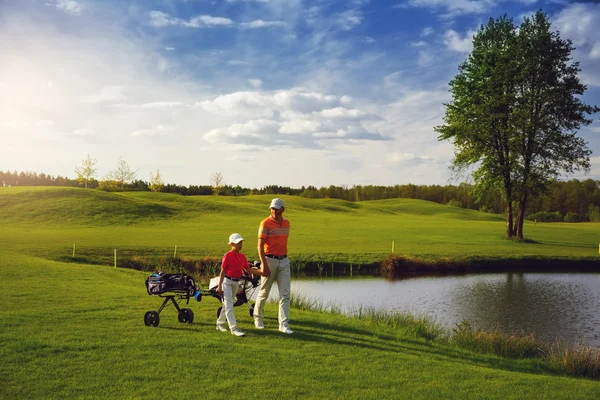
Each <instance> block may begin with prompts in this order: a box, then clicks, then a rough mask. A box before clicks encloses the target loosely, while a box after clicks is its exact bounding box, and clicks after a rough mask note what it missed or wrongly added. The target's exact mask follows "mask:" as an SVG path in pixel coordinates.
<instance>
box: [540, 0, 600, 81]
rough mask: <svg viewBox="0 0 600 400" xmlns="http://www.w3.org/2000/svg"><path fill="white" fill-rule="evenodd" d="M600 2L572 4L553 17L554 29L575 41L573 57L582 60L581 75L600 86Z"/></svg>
mask: <svg viewBox="0 0 600 400" xmlns="http://www.w3.org/2000/svg"><path fill="white" fill-rule="evenodd" d="M599 26H600V4H593V3H589V4H571V5H568V6H567V7H565V8H563V9H562V10H561V11H560V12H559V13H558V14H557V15H556V16H555V17H554V18H553V19H552V29H555V30H558V31H560V34H561V37H563V38H567V39H570V40H572V41H573V44H574V45H575V47H576V49H575V51H574V52H573V58H574V60H576V61H580V62H581V65H580V67H581V70H582V72H581V73H580V77H581V79H582V81H583V83H585V84H586V85H588V86H600V73H599V72H598V71H600V30H599V29H598V27H599Z"/></svg>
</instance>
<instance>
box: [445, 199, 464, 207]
mask: <svg viewBox="0 0 600 400" xmlns="http://www.w3.org/2000/svg"><path fill="white" fill-rule="evenodd" d="M446 205H448V206H450V207H458V208H463V204H462V203H461V202H460V201H459V200H456V199H452V200H450V201H449V202H447V203H446Z"/></svg>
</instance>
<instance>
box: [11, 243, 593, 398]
mask: <svg viewBox="0 0 600 400" xmlns="http://www.w3.org/2000/svg"><path fill="white" fill-rule="evenodd" d="M1 255H2V257H0V274H1V276H2V277H3V280H4V287H3V290H2V291H1V292H0V300H1V302H2V305H3V306H2V308H1V309H0V359H1V360H2V362H1V363H0V374H1V376H2V377H3V378H2V380H1V381H0V398H7V399H9V398H10V399H14V398H44V399H54V398H56V399H59V398H60V399H63V398H149V399H154V398H156V399H158V398H193V397H197V396H201V397H203V398H208V399H212V398H215V399H216V398H223V396H226V395H232V394H235V396H237V397H240V398H248V399H264V398H303V399H313V398H314V399H327V398H341V397H343V398H345V399H380V398H432V397H441V398H503V399H511V398H519V399H520V398H532V399H535V398H557V399H561V398H563V399H572V398H578V399H586V398H589V399H595V398H597V394H598V392H599V391H600V382H597V381H592V380H585V379H575V378H569V377H565V376H561V373H560V371H559V370H556V369H555V368H553V367H552V366H548V365H546V364H545V363H542V362H539V360H535V359H524V360H509V359H506V358H501V357H498V356H495V355H486V354H477V353H473V352H471V351H468V350H463V349H460V348H458V347H454V346H449V345H446V344H443V343H437V342H436V341H432V340H427V339H425V338H423V336H422V335H416V334H415V333H414V330H413V328H411V327H410V326H409V325H407V323H406V322H403V321H401V320H397V322H395V323H393V324H390V323H388V322H385V321H382V317H381V316H379V317H377V316H376V315H374V314H370V317H368V315H369V313H366V312H363V313H362V317H361V318H350V317H345V316H343V315H339V314H336V313H333V314H332V313H321V312H314V311H310V310H302V309H298V308H293V309H292V320H293V321H292V327H293V329H294V330H295V332H296V333H295V334H294V335H292V336H287V335H280V334H278V333H277V332H276V326H277V321H276V305H275V304H267V308H266V320H265V322H266V326H267V329H265V330H264V331H257V330H254V329H253V328H252V320H251V318H250V316H249V315H248V314H247V313H246V312H245V311H246V310H245V308H244V307H238V308H236V309H235V311H236V317H237V319H238V323H239V325H240V327H241V328H242V329H243V330H245V331H246V332H247V336H246V337H244V338H236V337H233V336H232V335H228V334H224V333H221V332H217V331H216V330H215V328H214V326H215V311H216V308H217V307H218V302H217V301H216V300H215V299H212V298H206V299H204V300H203V301H202V302H200V303H197V302H192V303H190V305H189V306H188V307H189V308H191V309H193V311H194V314H195V320H194V323H193V324H180V323H179V322H178V321H177V316H176V313H175V312H174V309H173V307H172V306H171V307H168V308H166V309H165V310H164V311H163V312H162V313H161V323H160V325H159V326H158V327H156V328H150V327H146V326H144V324H143V322H142V318H143V315H144V313H145V312H146V311H148V310H152V309H157V308H158V306H159V305H160V303H161V299H160V298H157V297H153V296H148V295H147V294H146V291H145V287H144V284H143V282H144V280H145V278H146V277H147V273H144V272H141V271H134V270H128V269H119V268H118V269H114V268H108V267H103V266H93V265H80V264H66V263H59V262H54V261H48V260H43V259H40V258H34V257H30V256H22V255H15V254H14V253H6V252H3V253H2V254H1ZM374 316H375V318H373V317H374ZM383 319H387V318H383Z"/></svg>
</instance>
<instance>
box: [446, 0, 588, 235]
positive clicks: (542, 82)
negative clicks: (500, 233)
mask: <svg viewBox="0 0 600 400" xmlns="http://www.w3.org/2000/svg"><path fill="white" fill-rule="evenodd" d="M550 28H551V27H550V22H549V20H548V18H547V16H546V15H545V14H544V13H543V12H542V11H538V12H537V13H536V14H535V15H534V16H532V17H527V18H525V19H524V21H523V23H522V24H521V25H520V26H518V27H517V26H515V25H514V24H513V22H512V20H511V19H509V18H508V17H507V16H502V17H500V18H497V19H493V18H492V19H490V21H489V22H488V24H487V25H485V26H481V28H480V29H479V31H478V32H477V34H476V35H475V36H474V38H473V50H472V52H471V54H469V56H468V58H467V60H466V61H464V62H463V63H462V64H461V65H460V66H459V73H458V75H457V76H456V77H455V78H454V79H453V80H452V81H450V92H451V93H452V101H451V102H450V103H448V104H445V107H446V114H445V118H444V121H445V124H444V125H442V126H438V127H436V128H435V130H436V131H437V132H438V133H439V139H440V140H450V141H451V142H452V143H453V145H454V148H455V156H454V160H453V167H454V168H456V169H457V170H458V171H469V170H470V168H473V173H472V174H473V178H474V181H475V183H476V188H477V189H478V190H479V192H480V193H485V192H486V191H488V190H498V191H499V192H500V193H501V194H502V198H503V200H504V201H505V203H506V218H507V224H506V236H507V237H512V236H516V237H517V238H519V239H522V238H523V221H524V218H525V215H526V212H527V204H528V199H529V197H530V196H531V195H532V194H536V193H539V191H540V190H542V189H543V188H545V187H548V184H549V183H550V182H551V181H552V180H553V179H556V178H558V177H559V176H560V175H561V174H562V173H572V172H573V171H575V170H584V171H586V172H587V171H588V170H589V167H590V155H591V151H590V150H589V148H588V147H587V143H586V142H585V141H584V140H583V139H582V138H580V137H578V136H577V132H578V130H579V129H580V127H581V126H585V125H589V124H590V123H591V122H592V120H591V119H589V118H587V116H588V115H590V114H593V113H595V112H598V111H600V109H599V108H598V107H596V106H590V105H587V104H585V103H584V102H583V101H582V100H581V98H580V96H581V95H583V93H584V92H585V91H586V89H587V88H586V86H585V85H583V84H582V83H581V82H580V81H579V78H578V77H577V74H578V73H579V72H580V69H579V63H578V62H572V59H571V52H572V51H573V49H574V48H573V46H572V43H571V41H569V40H564V39H562V38H561V37H560V34H559V33H558V32H553V31H551V29H550ZM513 204H516V205H517V207H518V208H517V217H516V223H515V224H513V218H514V217H513Z"/></svg>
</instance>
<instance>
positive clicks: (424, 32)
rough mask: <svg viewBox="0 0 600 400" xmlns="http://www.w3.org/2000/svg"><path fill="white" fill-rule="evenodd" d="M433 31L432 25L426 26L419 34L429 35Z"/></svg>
mask: <svg viewBox="0 0 600 400" xmlns="http://www.w3.org/2000/svg"><path fill="white" fill-rule="evenodd" d="M434 33H435V30H433V28H432V27H430V26H428V27H426V28H424V29H423V30H422V31H421V36H430V35H433V34H434Z"/></svg>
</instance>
